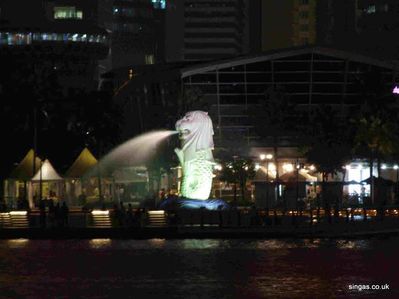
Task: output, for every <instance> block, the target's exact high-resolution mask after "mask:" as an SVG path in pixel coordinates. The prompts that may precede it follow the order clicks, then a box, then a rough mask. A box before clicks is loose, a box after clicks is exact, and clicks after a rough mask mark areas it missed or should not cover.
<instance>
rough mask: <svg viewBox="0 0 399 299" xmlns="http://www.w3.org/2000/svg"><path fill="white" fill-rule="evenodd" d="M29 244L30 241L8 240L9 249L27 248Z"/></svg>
mask: <svg viewBox="0 0 399 299" xmlns="http://www.w3.org/2000/svg"><path fill="white" fill-rule="evenodd" d="M28 243H29V239H10V240H7V245H8V247H9V248H25V247H26V246H27V245H28Z"/></svg>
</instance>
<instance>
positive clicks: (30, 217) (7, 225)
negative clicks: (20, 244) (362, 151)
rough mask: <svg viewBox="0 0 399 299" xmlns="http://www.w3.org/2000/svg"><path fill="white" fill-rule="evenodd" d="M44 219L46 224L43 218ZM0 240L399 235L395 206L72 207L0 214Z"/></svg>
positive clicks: (398, 216) (398, 222)
mask: <svg viewBox="0 0 399 299" xmlns="http://www.w3.org/2000/svg"><path fill="white" fill-rule="evenodd" d="M43 221H44V222H43ZM0 224H1V227H0V238H3V239H7V238H33V239H35V238H37V239H47V238H50V239H52V238H137V239H146V238H278V237H287V238H291V237H299V238H301V237H303V238H309V237H328V238H334V237H337V238H342V237H345V238H357V237H365V236H368V235H380V234H399V215H398V210H397V209H396V208H390V209H382V210H380V211H377V210H375V209H352V210H350V209H345V210H339V211H331V213H330V214H328V213H326V212H325V211H324V210H306V211H281V210H269V211H267V210H255V209H231V210H224V211H204V210H191V211H188V210H180V211H177V212H172V211H169V212H165V211H162V210H154V211H151V210H144V209H140V210H134V211H132V214H129V213H125V212H124V213H121V212H118V213H116V212H115V211H113V210H93V211H82V210H80V209H71V211H70V212H69V214H68V215H67V217H66V218H63V219H62V220H59V219H56V218H55V217H54V216H53V215H49V214H48V213H47V214H46V215H45V218H43V215H41V214H40V212H39V211H38V210H32V211H30V212H26V211H11V212H3V213H0Z"/></svg>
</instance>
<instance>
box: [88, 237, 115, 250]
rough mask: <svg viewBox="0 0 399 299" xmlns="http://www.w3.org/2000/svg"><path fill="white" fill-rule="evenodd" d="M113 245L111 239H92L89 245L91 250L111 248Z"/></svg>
mask: <svg viewBox="0 0 399 299" xmlns="http://www.w3.org/2000/svg"><path fill="white" fill-rule="evenodd" d="M110 244H111V239H91V240H90V241H89V245H90V247H91V248H102V247H106V246H109V245H110Z"/></svg>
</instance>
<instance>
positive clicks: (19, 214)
mask: <svg viewBox="0 0 399 299" xmlns="http://www.w3.org/2000/svg"><path fill="white" fill-rule="evenodd" d="M10 215H12V216H26V215H28V212H27V211H11V212H10Z"/></svg>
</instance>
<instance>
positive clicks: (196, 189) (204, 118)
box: [175, 111, 215, 200]
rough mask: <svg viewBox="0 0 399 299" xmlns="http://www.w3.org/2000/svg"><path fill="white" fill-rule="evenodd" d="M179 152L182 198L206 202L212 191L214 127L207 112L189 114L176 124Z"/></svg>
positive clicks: (177, 151)
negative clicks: (181, 172) (179, 142)
mask: <svg viewBox="0 0 399 299" xmlns="http://www.w3.org/2000/svg"><path fill="white" fill-rule="evenodd" d="M176 130H177V131H179V137H180V140H181V149H178V148H176V149H175V152H176V154H177V156H178V158H179V161H180V165H181V167H182V169H183V179H182V183H181V187H180V194H181V196H183V197H185V198H189V199H200V200H206V199H208V198H209V194H210V192H211V188H212V177H213V166H214V164H215V162H214V160H213V154H212V150H213V147H214V144H213V137H212V136H213V125H212V120H211V118H210V117H209V116H208V113H207V112H203V111H191V112H187V113H186V115H185V116H184V117H183V118H182V119H180V120H178V121H177V122H176Z"/></svg>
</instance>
